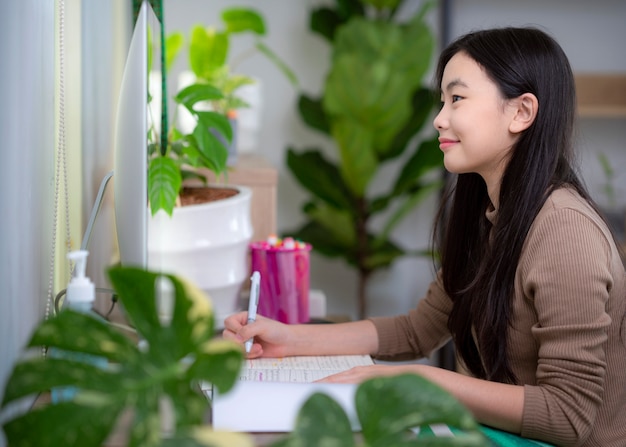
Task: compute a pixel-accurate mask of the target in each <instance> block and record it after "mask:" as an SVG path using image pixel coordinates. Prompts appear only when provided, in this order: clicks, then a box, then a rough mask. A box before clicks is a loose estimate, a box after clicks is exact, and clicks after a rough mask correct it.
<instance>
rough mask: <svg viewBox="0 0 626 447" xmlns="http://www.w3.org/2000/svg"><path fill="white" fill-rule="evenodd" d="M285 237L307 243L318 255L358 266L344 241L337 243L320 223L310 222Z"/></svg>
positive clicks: (286, 233) (287, 232) (286, 232)
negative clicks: (339, 259)
mask: <svg viewBox="0 0 626 447" xmlns="http://www.w3.org/2000/svg"><path fill="white" fill-rule="evenodd" d="M284 234H285V236H291V237H293V238H294V239H299V240H301V241H307V242H308V243H310V244H311V245H312V246H313V247H315V251H316V252H318V253H322V254H323V255H325V256H329V257H331V258H339V257H341V258H344V259H346V261H347V262H348V263H349V264H350V265H356V258H355V256H354V253H353V251H352V250H346V247H345V245H344V244H343V243H342V241H337V240H335V239H333V238H332V235H329V233H328V229H327V228H326V227H325V226H323V225H321V224H319V223H318V222H314V221H309V222H307V223H305V224H304V225H303V226H302V227H300V228H299V229H296V230H287V231H285V232H284Z"/></svg>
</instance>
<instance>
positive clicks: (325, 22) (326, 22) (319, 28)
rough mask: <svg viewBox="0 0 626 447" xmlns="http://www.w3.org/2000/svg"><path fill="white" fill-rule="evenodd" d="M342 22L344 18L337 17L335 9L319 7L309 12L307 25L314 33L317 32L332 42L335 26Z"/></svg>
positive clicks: (335, 30)
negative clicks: (309, 18) (309, 16)
mask: <svg viewBox="0 0 626 447" xmlns="http://www.w3.org/2000/svg"><path fill="white" fill-rule="evenodd" d="M344 22H345V20H344V19H343V18H341V17H339V14H337V12H336V11H333V10H332V9H330V8H319V9H316V10H314V11H313V12H312V13H311V20H310V22H309V27H310V28H311V31H313V32H314V33H318V34H319V35H321V36H322V37H324V38H325V39H326V40H327V41H328V42H332V41H333V39H334V38H335V33H336V32H337V28H339V26H341V25H342V24H343V23H344Z"/></svg>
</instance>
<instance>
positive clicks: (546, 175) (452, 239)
mask: <svg viewBox="0 0 626 447" xmlns="http://www.w3.org/2000/svg"><path fill="white" fill-rule="evenodd" d="M459 52H463V53H464V54H466V55H468V56H469V57H471V58H472V59H473V60H474V61H476V62H477V63H478V64H479V65H480V66H481V67H482V68H483V69H484V70H485V73H486V74H487V76H488V77H489V78H490V79H491V80H492V81H493V82H494V83H495V84H496V85H497V86H498V88H499V90H500V92H501V94H502V96H503V97H504V98H506V99H511V98H516V97H519V96H520V95H522V94H524V93H532V94H534V95H535V96H536V97H537V99H538V103H539V106H538V111H537V115H536V118H535V120H534V122H533V123H532V125H531V126H530V127H529V128H528V129H526V130H525V131H524V132H523V133H522V134H521V135H520V136H519V138H518V140H517V142H516V143H515V146H514V147H513V150H512V152H511V155H510V158H509V161H508V164H507V167H506V169H505V171H504V174H503V177H502V180H501V186H500V196H499V208H498V210H497V217H496V220H495V222H494V223H493V225H492V224H491V223H490V222H489V220H487V218H486V216H485V213H486V211H487V210H488V209H489V207H490V206H491V202H490V200H489V196H488V195H487V187H486V185H485V182H484V181H483V179H482V177H480V176H479V175H478V174H475V173H468V174H459V175H458V176H457V177H456V182H455V184H454V185H453V187H452V189H451V191H449V193H448V194H447V195H446V197H445V198H444V200H443V202H442V205H441V208H440V214H439V215H440V216H441V215H445V216H446V218H445V219H444V221H443V222H440V223H439V225H441V226H442V227H439V228H438V226H439V225H436V226H435V232H434V234H443V237H442V238H441V243H440V246H439V247H437V248H438V252H439V253H440V255H441V258H440V261H441V268H442V274H443V283H444V287H445V289H446V292H447V293H448V294H449V296H450V297H451V299H452V300H453V302H454V306H453V310H452V312H451V314H450V316H449V319H448V327H449V329H450V332H451V334H452V337H453V340H454V342H455V345H456V349H457V352H458V353H459V355H460V357H461V359H462V360H463V363H464V364H465V367H466V368H467V369H469V371H470V372H471V373H473V374H474V375H475V376H477V377H480V378H484V379H489V380H494V381H499V382H505V383H516V377H515V374H514V373H513V371H512V370H511V367H510V363H509V359H508V355H507V339H508V336H507V335H508V329H509V326H510V320H511V317H512V315H511V313H512V304H511V301H512V297H513V293H514V279H515V272H516V269H517V264H518V262H519V257H520V253H521V250H522V246H523V244H524V241H525V239H526V236H527V233H528V230H529V228H530V226H531V224H532V222H533V220H534V218H535V217H536V216H537V213H538V212H539V210H540V209H541V206H542V205H543V203H544V202H545V200H546V197H547V196H548V195H549V194H550V192H551V191H552V190H554V189H555V188H558V187H561V186H563V185H569V186H571V187H573V188H574V189H576V190H577V191H578V192H579V193H580V194H581V195H582V196H583V197H584V198H585V199H586V200H588V201H589V202H591V199H590V197H589V194H588V193H587V192H586V190H585V188H584V186H583V184H582V182H581V181H580V179H579V177H578V175H577V173H576V171H575V169H574V168H573V166H574V163H573V160H574V155H573V141H572V140H573V131H574V121H575V107H576V106H575V104H576V94H575V87H574V77H573V74H572V70H571V67H570V64H569V61H568V59H567V57H566V55H565V53H564V52H563V50H562V49H561V47H560V46H559V45H558V43H557V42H556V41H555V40H554V39H553V38H551V37H550V36H549V35H547V34H546V33H544V32H543V31H541V30H538V29H535V28H500V29H491V30H483V31H476V32H472V33H470V34H467V35H465V36H463V37H461V38H459V39H457V40H456V41H454V42H453V43H452V44H450V45H449V46H448V47H447V48H446V49H445V50H444V51H443V52H442V54H441V56H440V59H439V63H438V67H437V72H436V76H437V78H436V79H437V82H438V84H439V85H438V87H439V88H438V90H441V80H442V77H443V71H444V68H445V66H446V64H447V63H448V61H449V60H450V59H451V58H452V57H453V56H454V55H455V54H457V53H459ZM444 210H445V213H444ZM439 230H441V232H440V231H439ZM433 240H434V241H435V238H433Z"/></svg>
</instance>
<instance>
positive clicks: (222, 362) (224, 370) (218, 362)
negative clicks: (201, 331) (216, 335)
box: [189, 340, 243, 393]
mask: <svg viewBox="0 0 626 447" xmlns="http://www.w3.org/2000/svg"><path fill="white" fill-rule="evenodd" d="M242 360H243V354H242V352H241V349H238V348H237V346H235V345H233V343H230V342H226V341H220V340H214V341H211V342H210V343H207V344H205V345H204V348H203V351H202V352H200V353H198V354H197V356H196V361H195V362H194V364H193V366H192V367H191V368H190V369H189V376H190V377H191V378H193V379H195V380H204V381H206V382H210V383H212V384H213V386H215V387H216V388H217V390H218V391H219V392H220V393H226V392H227V391H229V390H230V389H231V388H232V387H233V385H234V384H235V383H236V381H237V379H238V377H239V371H240V369H241V365H242Z"/></svg>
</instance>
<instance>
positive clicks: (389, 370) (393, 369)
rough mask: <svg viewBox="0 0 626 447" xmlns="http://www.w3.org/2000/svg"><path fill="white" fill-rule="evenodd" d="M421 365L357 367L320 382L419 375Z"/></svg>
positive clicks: (353, 381)
mask: <svg viewBox="0 0 626 447" xmlns="http://www.w3.org/2000/svg"><path fill="white" fill-rule="evenodd" d="M418 370H419V365H368V366H355V367H354V368H350V369H348V370H346V371H342V372H340V373H337V374H333V375H332V376H328V377H325V378H323V379H321V380H318V382H325V383H361V382H364V381H366V380H368V379H371V378H373V377H381V376H396V375H399V374H404V373H413V374H417V373H418Z"/></svg>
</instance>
